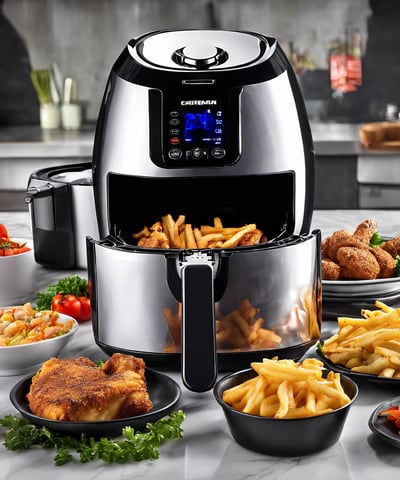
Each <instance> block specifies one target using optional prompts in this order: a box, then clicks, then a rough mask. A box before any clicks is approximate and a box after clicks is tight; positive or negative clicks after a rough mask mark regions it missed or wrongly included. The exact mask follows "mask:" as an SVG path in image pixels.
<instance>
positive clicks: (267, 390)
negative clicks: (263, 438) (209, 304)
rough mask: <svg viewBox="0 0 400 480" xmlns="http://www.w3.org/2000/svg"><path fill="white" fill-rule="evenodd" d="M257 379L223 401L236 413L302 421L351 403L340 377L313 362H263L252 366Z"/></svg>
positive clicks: (236, 388)
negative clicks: (237, 411) (324, 371)
mask: <svg viewBox="0 0 400 480" xmlns="http://www.w3.org/2000/svg"><path fill="white" fill-rule="evenodd" d="M251 367H252V368H253V369H254V370H255V371H256V372H257V375H256V376H255V377H254V378H251V379H250V380H247V381H245V382H243V383H241V384H239V385H236V386H234V387H232V388H229V389H227V390H225V391H224V392H223V395H222V399H223V401H224V402H226V403H227V404H229V405H230V406H231V407H233V408H234V409H236V410H240V411H242V412H244V413H249V414H252V415H260V416H262V417H271V418H278V419H279V418H304V417H312V416H316V415H322V414H325V413H329V412H331V411H333V410H336V409H338V408H340V407H342V406H344V405H346V404H348V403H349V402H350V398H349V396H348V395H347V394H346V393H345V392H344V390H343V388H342V385H341V383H340V374H339V373H335V372H332V371H329V372H328V373H327V375H326V377H324V375H323V370H324V368H323V363H322V362H321V361H320V360H317V359H314V358H307V359H305V360H303V361H302V362H295V361H294V360H290V359H287V360H285V359H284V360H279V359H278V358H277V357H274V358H272V359H267V358H264V359H263V361H262V362H253V363H251Z"/></svg>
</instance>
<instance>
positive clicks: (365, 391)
mask: <svg viewBox="0 0 400 480" xmlns="http://www.w3.org/2000/svg"><path fill="white" fill-rule="evenodd" d="M399 214H400V211H378V210H377V211H362V210H361V211H360V210H359V211H350V210H348V211H346V210H341V211H317V212H315V214H314V219H313V228H320V229H321V231H322V234H323V236H324V235H328V234H330V233H331V232H332V231H333V230H336V229H338V228H349V229H352V228H353V227H354V226H355V225H356V224H357V223H359V222H361V221H362V220H364V219H366V218H375V219H376V220H377V221H378V223H379V226H380V231H381V232H382V233H384V234H400V215H399ZM0 223H4V224H6V225H7V226H8V227H9V230H10V233H12V234H13V235H16V236H24V237H25V236H30V235H31V230H30V221H29V215H28V213H26V212H16V213H8V212H6V213H4V212H0ZM37 273H38V275H37V278H38V290H43V289H45V288H46V287H47V286H48V285H49V284H50V283H54V281H55V280H57V279H58V278H62V277H63V276H65V275H69V274H71V273H72V272H71V271H68V272H65V271H60V270H52V269H44V268H43V267H40V266H38V272H37ZM77 273H80V274H81V275H85V271H78V272H77ZM328 323H329V322H328ZM331 327H332V325H325V326H324V328H331ZM309 354H310V355H312V354H313V350H311V351H310V352H309ZM77 355H87V356H89V357H91V358H93V359H99V358H104V353H103V352H102V351H101V350H100V349H99V348H98V347H97V346H96V344H95V342H94V339H93V335H92V330H91V325H90V324H81V326H80V330H79V331H78V332H77V334H76V335H75V338H74V339H73V341H72V343H71V344H70V345H69V346H68V347H66V348H65V349H64V351H63V352H62V356H65V357H67V356H68V357H69V356H77ZM168 374H169V375H171V377H173V378H174V379H176V380H177V381H178V383H179V384H180V385H181V387H182V398H181V401H180V404H179V405H178V408H182V409H183V410H184V411H185V413H186V419H185V421H184V423H183V429H184V437H183V439H181V440H176V441H175V440H174V441H170V442H168V443H167V444H165V445H164V446H162V447H161V449H160V458H159V459H158V460H156V461H143V462H140V463H136V464H135V463H133V464H127V465H106V464H104V463H103V462H100V461H96V462H93V463H88V464H80V463H78V462H76V463H72V464H68V465H65V466H62V467H55V466H54V464H53V455H54V452H53V451H44V450H41V449H37V450H31V451H28V452H21V453H15V452H9V451H7V450H6V449H5V447H4V446H3V445H2V444H0V480H3V479H4V480H5V479H7V480H16V479H18V480H21V479H26V478H40V479H41V480H54V479H55V478H57V480H70V479H71V478H74V480H89V479H95V478H96V480H109V479H110V478H112V479H113V480H118V479H119V480H128V479H132V478H137V479H140V478H146V479H149V480H150V479H154V480H157V479H163V480H164V479H170V478H171V479H172V478H173V479H175V480H189V479H190V480H208V479H210V480H211V479H213V480H239V479H240V480H245V479H252V480H261V479H268V480H278V479H279V480H293V478H296V479H297V480H305V479H307V480H321V479H325V480H337V479H338V478H340V480H376V479H378V478H383V479H385V480H395V479H396V480H397V479H398V478H399V467H400V450H399V449H397V448H395V447H392V446H390V445H387V444H385V443H383V442H382V441H381V440H380V439H378V438H377V437H375V436H374V435H373V434H372V433H371V432H370V430H369V428H368V418H369V416H370V415H371V413H372V411H373V410H374V409H375V407H376V406H377V405H378V404H379V403H380V402H382V401H384V400H387V399H390V398H392V397H396V396H399V395H400V390H399V389H397V390H395V389H393V388H392V389H389V388H384V387H382V386H378V385H377V384H372V383H371V384H368V383H359V389H360V391H359V396H358V398H357V400H356V402H355V404H354V405H353V407H352V409H351V411H350V414H349V416H348V419H347V422H346V424H345V426H344V429H343V432H342V435H341V438H340V440H339V441H338V443H336V444H335V445H334V446H332V447H331V448H330V449H328V450H325V451H323V452H321V453H318V454H315V455H310V456H306V457H298V458H278V457H271V456H266V455H260V454H257V453H253V452H251V451H247V450H246V449H244V448H242V447H241V446H239V445H238V444H237V443H235V441H234V440H233V439H232V437H231V435H230V432H229V430H228V428H227V425H226V423H225V419H224V416H223V413H222V410H221V408H220V407H219V405H218V404H217V403H216V402H215V400H214V398H213V395H212V393H211V392H207V393H203V394H195V393H192V392H189V391H188V390H185V388H184V387H183V386H182V383H181V381H180V375H179V373H177V372H168ZM19 378H20V377H19V376H12V377H0V416H4V415H6V414H15V413H16V411H15V409H14V408H13V406H12V404H11V403H10V400H9V391H10V389H11V388H12V386H13V385H14V384H15V383H16V382H17V381H18V380H19ZM0 431H1V428H0ZM310 433H311V432H306V431H305V432H304V435H308V434H310ZM1 443H2V442H1Z"/></svg>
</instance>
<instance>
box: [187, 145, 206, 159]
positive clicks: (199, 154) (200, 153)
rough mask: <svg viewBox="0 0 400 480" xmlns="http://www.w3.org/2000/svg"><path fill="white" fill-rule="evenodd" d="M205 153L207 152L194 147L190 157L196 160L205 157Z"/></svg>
mask: <svg viewBox="0 0 400 480" xmlns="http://www.w3.org/2000/svg"><path fill="white" fill-rule="evenodd" d="M205 153H206V152H205V151H204V150H202V149H201V148H200V147H194V148H192V150H191V151H190V155H191V156H192V158H195V159H196V160H197V159H199V158H202V157H204V156H205Z"/></svg>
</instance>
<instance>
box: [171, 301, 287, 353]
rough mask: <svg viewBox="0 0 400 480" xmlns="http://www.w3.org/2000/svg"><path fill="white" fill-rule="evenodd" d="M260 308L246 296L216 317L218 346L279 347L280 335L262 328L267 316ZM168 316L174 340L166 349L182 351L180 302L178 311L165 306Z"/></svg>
mask: <svg viewBox="0 0 400 480" xmlns="http://www.w3.org/2000/svg"><path fill="white" fill-rule="evenodd" d="M258 313H259V309H258V308H255V307H254V306H253V305H252V304H251V303H250V302H249V300H248V299H243V300H241V302H240V303H239V305H238V308H237V309H236V310H233V311H232V312H230V313H229V314H228V315H226V316H223V317H221V318H217V319H216V327H215V328H216V344H217V349H218V350H227V349H228V350H261V349H269V348H278V347H279V346H280V344H281V340H282V339H281V337H280V336H279V335H278V334H277V333H275V332H274V331H273V330H270V329H268V328H263V324H264V318H263V317H261V316H259V315H258ZM163 314H164V317H165V318H166V320H167V323H168V328H169V333H170V335H171V339H172V340H171V342H169V343H168V344H167V345H166V346H165V348H164V352H166V353H173V352H180V351H181V328H182V305H181V304H179V306H178V309H177V312H176V313H173V312H172V310H171V309H170V308H164V309H163Z"/></svg>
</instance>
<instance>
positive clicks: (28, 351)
mask: <svg viewBox="0 0 400 480" xmlns="http://www.w3.org/2000/svg"><path fill="white" fill-rule="evenodd" d="M68 320H73V321H74V326H73V327H72V329H71V330H70V331H69V332H68V333H65V334H64V335H60V336H59V337H54V338H49V339H48V340H40V341H39V342H34V343H26V344H24V345H15V346H7V347H0V376H10V375H20V374H23V373H28V372H35V371H36V370H38V369H39V368H40V366H41V365H42V363H43V362H45V361H46V360H48V359H49V358H51V357H56V356H57V355H58V354H59V353H60V352H61V350H62V349H63V348H64V347H65V346H66V345H67V343H69V342H70V341H71V339H72V337H73V336H74V335H75V333H76V331H77V330H78V328H79V325H78V322H77V321H76V320H75V319H74V318H72V317H69V316H68V315H64V314H62V313H60V321H62V322H67V321H68Z"/></svg>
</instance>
